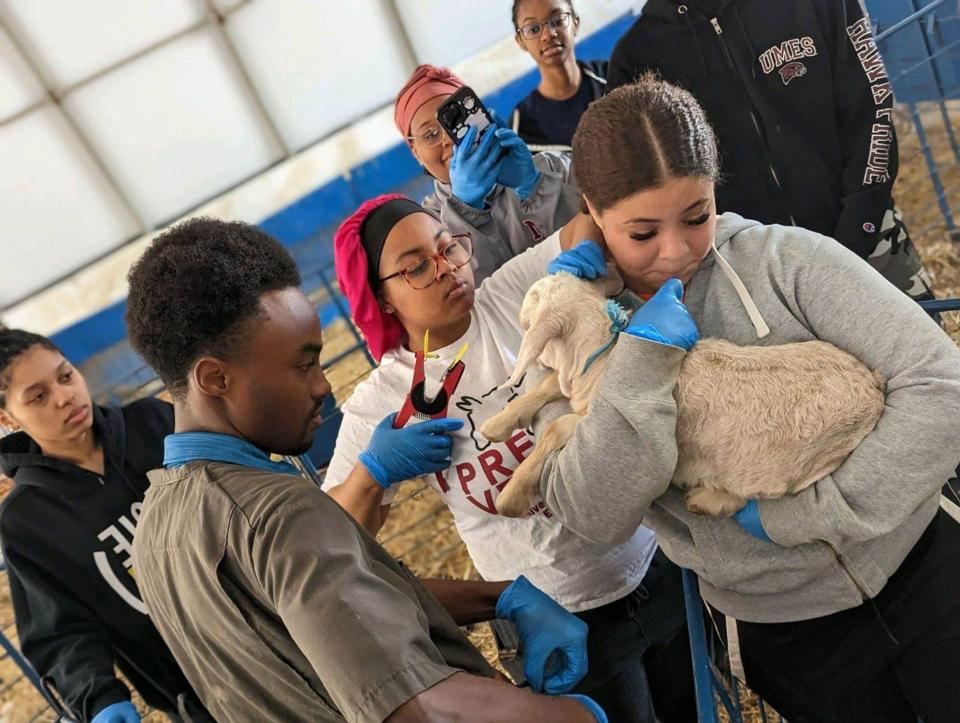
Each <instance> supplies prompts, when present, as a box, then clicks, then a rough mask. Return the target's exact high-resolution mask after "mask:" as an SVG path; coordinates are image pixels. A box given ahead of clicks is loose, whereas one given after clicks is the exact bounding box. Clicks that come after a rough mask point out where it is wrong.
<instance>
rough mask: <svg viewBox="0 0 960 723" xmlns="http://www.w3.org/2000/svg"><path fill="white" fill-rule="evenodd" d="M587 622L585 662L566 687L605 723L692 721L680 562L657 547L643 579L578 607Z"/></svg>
mask: <svg viewBox="0 0 960 723" xmlns="http://www.w3.org/2000/svg"><path fill="white" fill-rule="evenodd" d="M577 617H578V618H580V619H581V620H583V621H584V622H585V623H587V625H589V626H590V635H589V637H588V638H587V655H588V656H589V661H590V667H589V670H588V672H587V675H586V677H585V678H584V679H583V680H582V681H580V684H579V685H578V686H577V687H576V688H574V690H573V692H575V693H582V694H584V695H588V696H590V697H591V698H593V699H594V700H596V701H597V703H599V704H600V706H601V707H602V708H603V709H604V711H605V712H606V714H607V717H608V718H609V719H610V721H611V723H613V722H614V721H616V723H653V722H654V720H655V719H654V711H656V717H657V719H659V720H660V721H662V722H663V723H695V722H696V720H697V709H696V700H695V697H694V691H693V668H692V666H691V663H690V641H689V638H688V636H687V623H686V617H685V613H684V608H683V583H682V582H681V578H680V568H679V567H677V566H676V565H674V564H673V563H672V562H670V561H669V560H668V559H667V558H666V556H665V555H664V554H663V553H662V552H661V551H660V550H659V549H658V550H657V552H656V554H655V555H654V558H653V560H652V562H651V563H650V569H649V570H647V574H646V575H645V576H644V578H643V582H642V583H641V584H640V585H639V586H638V587H637V589H636V590H634V591H633V592H632V593H630V594H629V595H627V596H626V597H624V598H621V599H620V600H616V601H614V602H612V603H610V604H608V605H604V606H603V607H599V608H595V609H593V610H586V611H584V612H582V613H577Z"/></svg>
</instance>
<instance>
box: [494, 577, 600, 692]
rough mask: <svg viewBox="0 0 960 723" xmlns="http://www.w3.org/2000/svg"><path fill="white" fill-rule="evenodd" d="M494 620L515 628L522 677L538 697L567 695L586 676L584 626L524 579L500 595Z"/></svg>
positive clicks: (516, 581)
mask: <svg viewBox="0 0 960 723" xmlns="http://www.w3.org/2000/svg"><path fill="white" fill-rule="evenodd" d="M497 617H498V618H506V619H507V620H509V621H510V622H512V623H513V624H514V625H516V626H517V633H518V634H519V636H520V642H521V643H522V644H523V674H524V675H525V676H526V678H527V681H528V682H529V683H530V687H531V688H533V690H535V691H536V692H537V693H541V692H544V693H549V694H550V695H557V694H559V693H566V692H567V691H568V690H570V689H571V688H572V687H573V686H575V685H576V684H577V683H579V682H580V679H581V678H583V676H585V675H586V674H587V624H586V623H585V622H583V621H582V620H581V619H580V618H578V617H576V616H575V615H573V614H572V613H569V612H567V611H566V610H564V609H563V608H562V607H561V606H560V605H559V604H558V603H556V602H554V601H553V600H552V599H551V598H550V597H549V596H548V595H547V594H546V593H544V592H542V591H540V590H538V589H537V588H536V587H534V586H533V584H532V583H531V582H530V581H529V580H527V578H525V577H524V576H523V575H521V576H520V577H518V578H517V579H516V580H514V581H513V582H512V583H510V586H509V587H508V588H507V589H506V590H504V591H503V592H502V593H501V594H500V599H499V600H497Z"/></svg>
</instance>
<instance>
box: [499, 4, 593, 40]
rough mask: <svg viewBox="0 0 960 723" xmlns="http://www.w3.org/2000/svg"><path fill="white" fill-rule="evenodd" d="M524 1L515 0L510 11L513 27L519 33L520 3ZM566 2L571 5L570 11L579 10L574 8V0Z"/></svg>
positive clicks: (575, 12) (574, 12)
mask: <svg viewBox="0 0 960 723" xmlns="http://www.w3.org/2000/svg"><path fill="white" fill-rule="evenodd" d="M522 2H523V0H513V9H512V10H511V11H510V18H511V20H512V22H513V28H514V30H516V31H517V32H518V33H519V32H520V28H519V27H517V13H519V12H520V3H522ZM565 2H566V3H567V5H569V6H570V12H572V13H573V14H574V15H576V14H577V11H576V10H574V9H573V0H565Z"/></svg>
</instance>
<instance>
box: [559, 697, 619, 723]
mask: <svg viewBox="0 0 960 723" xmlns="http://www.w3.org/2000/svg"><path fill="white" fill-rule="evenodd" d="M563 697H564V698H573V699H574V700H575V701H577V702H578V703H580V705H582V706H583V707H584V708H586V709H587V710H588V711H590V712H591V713H593V717H594V718H596V719H597V723H610V721H609V720H608V719H607V714H606V713H604V711H603V708H601V707H600V704H599V703H597V701H595V700H594V699H593V698H588V697H587V696H585V695H580V694H579V693H570V694H569V695H565V696H563Z"/></svg>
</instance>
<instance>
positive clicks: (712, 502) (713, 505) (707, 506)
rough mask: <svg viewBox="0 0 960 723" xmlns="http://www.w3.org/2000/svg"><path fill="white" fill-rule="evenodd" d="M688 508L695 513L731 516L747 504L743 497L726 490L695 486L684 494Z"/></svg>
mask: <svg viewBox="0 0 960 723" xmlns="http://www.w3.org/2000/svg"><path fill="white" fill-rule="evenodd" d="M684 497H685V499H686V502H687V509H688V510H690V511H691V512H692V513H693V514H695V515H710V516H712V517H730V516H731V515H732V514H733V513H735V512H736V511H737V510H739V509H740V508H741V507H743V506H744V505H745V504H747V501H746V500H745V499H744V498H743V497H738V496H737V495H734V494H731V493H730V492H727V491H725V490H718V489H709V488H707V487H694V488H692V489H691V490H690V491H689V492H687V494H686V495H685V496H684Z"/></svg>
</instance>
